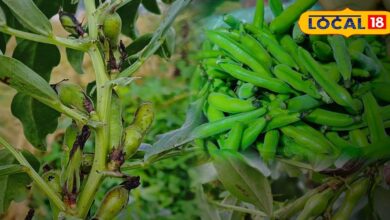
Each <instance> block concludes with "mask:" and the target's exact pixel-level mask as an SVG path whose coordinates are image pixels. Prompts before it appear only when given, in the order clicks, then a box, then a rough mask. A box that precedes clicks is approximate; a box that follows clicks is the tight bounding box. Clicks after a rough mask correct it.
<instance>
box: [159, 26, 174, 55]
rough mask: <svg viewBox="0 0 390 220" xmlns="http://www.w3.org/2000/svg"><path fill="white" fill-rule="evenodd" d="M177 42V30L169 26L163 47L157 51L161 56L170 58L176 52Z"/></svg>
mask: <svg viewBox="0 0 390 220" xmlns="http://www.w3.org/2000/svg"><path fill="white" fill-rule="evenodd" d="M175 43H176V31H175V29H173V28H172V27H171V28H169V30H168V31H167V34H166V35H165V41H164V43H163V44H162V45H161V47H160V48H159V49H158V50H157V51H156V54H158V55H159V56H160V57H161V58H170V57H171V56H172V54H173V53H174V52H175Z"/></svg>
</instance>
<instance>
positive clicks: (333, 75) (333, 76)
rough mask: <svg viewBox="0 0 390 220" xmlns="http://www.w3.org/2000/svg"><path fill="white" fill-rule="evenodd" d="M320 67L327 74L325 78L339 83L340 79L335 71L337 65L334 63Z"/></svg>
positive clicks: (338, 73)
mask: <svg viewBox="0 0 390 220" xmlns="http://www.w3.org/2000/svg"><path fill="white" fill-rule="evenodd" d="M322 67H323V68H324V70H325V71H326V72H327V73H328V74H327V77H328V78H329V79H331V80H332V81H334V82H339V81H340V79H341V74H340V72H339V70H338V69H337V64H336V63H335V62H331V63H326V64H323V65H322Z"/></svg>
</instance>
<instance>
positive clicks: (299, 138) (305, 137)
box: [280, 125, 333, 153]
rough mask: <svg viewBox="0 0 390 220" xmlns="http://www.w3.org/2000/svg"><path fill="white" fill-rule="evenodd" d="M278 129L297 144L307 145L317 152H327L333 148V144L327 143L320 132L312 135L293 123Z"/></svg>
mask: <svg viewBox="0 0 390 220" xmlns="http://www.w3.org/2000/svg"><path fill="white" fill-rule="evenodd" d="M280 130H281V131H282V133H283V134H284V135H286V136H288V137H290V138H292V139H293V140H294V141H295V142H296V143H297V144H299V145H302V146H308V147H310V148H312V149H313V150H314V151H317V152H318V153H329V152H330V151H331V150H332V148H333V146H332V145H329V144H328V142H326V141H323V140H322V139H323V138H324V137H321V136H320V135H322V134H316V135H315V136H312V134H309V133H307V132H305V131H304V130H302V129H299V128H297V127H295V126H293V125H289V126H285V127H282V128H280Z"/></svg>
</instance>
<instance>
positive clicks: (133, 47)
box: [126, 33, 153, 56]
mask: <svg viewBox="0 0 390 220" xmlns="http://www.w3.org/2000/svg"><path fill="white" fill-rule="evenodd" d="M152 37H153V34H152V33H147V34H144V35H142V36H140V37H138V38H137V39H135V40H134V41H133V42H131V43H130V44H129V46H127V47H126V53H127V54H128V55H129V56H131V55H134V54H136V53H138V52H140V51H141V50H142V49H144V48H145V47H146V46H147V45H148V44H149V42H150V40H151V39H152Z"/></svg>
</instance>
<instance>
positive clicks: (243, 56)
mask: <svg viewBox="0 0 390 220" xmlns="http://www.w3.org/2000/svg"><path fill="white" fill-rule="evenodd" d="M206 35H207V37H208V38H209V39H210V40H211V41H212V42H213V43H215V44H216V45H218V46H219V47H221V48H222V49H223V50H226V51H227V52H228V53H229V54H231V55H232V56H234V58H235V59H237V60H238V61H240V62H242V63H244V64H246V65H248V66H249V67H250V68H251V69H253V70H254V71H255V72H256V73H257V75H262V76H271V73H270V72H269V71H267V70H266V69H265V68H264V67H263V65H261V63H259V62H258V61H257V59H256V58H254V57H253V56H252V55H250V54H249V53H248V52H247V51H246V50H244V49H243V48H242V47H241V45H239V44H238V43H236V42H235V41H234V40H233V39H231V38H229V37H226V36H225V35H224V34H223V33H219V32H216V31H207V32H206Z"/></svg>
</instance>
